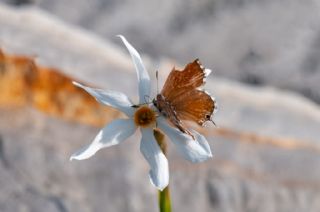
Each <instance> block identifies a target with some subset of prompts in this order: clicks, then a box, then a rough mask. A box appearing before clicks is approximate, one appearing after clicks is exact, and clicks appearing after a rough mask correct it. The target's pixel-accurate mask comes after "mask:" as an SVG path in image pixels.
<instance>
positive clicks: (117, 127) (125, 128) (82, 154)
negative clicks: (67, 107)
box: [70, 119, 137, 160]
mask: <svg viewBox="0 0 320 212" xmlns="http://www.w3.org/2000/svg"><path fill="white" fill-rule="evenodd" d="M136 129H137V127H136V126H135V124H134V123H133V121H132V119H116V120H114V121H112V122H111V123H110V124H108V125H107V126H106V127H105V128H103V129H102V130H100V132H99V133H98V135H97V136H96V137H95V139H94V140H93V142H92V143H91V144H90V145H88V146H85V147H84V148H82V149H81V150H79V151H78V152H76V153H74V154H73V155H72V156H71V157H70V160H73V159H76V160H84V159H87V158H90V157H91V156H93V155H94V154H95V153H96V152H97V151H98V150H100V149H102V148H106V147H109V146H113V145H116V144H119V143H120V142H122V141H124V140H125V139H127V138H128V137H129V136H131V135H132V134H133V133H134V132H135V131H136Z"/></svg>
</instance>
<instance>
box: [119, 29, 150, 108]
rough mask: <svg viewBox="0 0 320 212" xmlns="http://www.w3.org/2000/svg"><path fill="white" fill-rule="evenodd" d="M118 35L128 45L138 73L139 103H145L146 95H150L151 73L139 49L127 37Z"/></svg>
mask: <svg viewBox="0 0 320 212" xmlns="http://www.w3.org/2000/svg"><path fill="white" fill-rule="evenodd" d="M118 37H120V38H121V40H122V42H123V43H124V45H125V46H126V47H127V49H128V51H129V53H130V55H131V58H132V61H133V64H134V66H135V69H136V72H137V75H138V82H139V103H140V104H142V103H145V97H146V96H150V89H151V86H150V77H149V74H148V72H147V70H146V68H145V67H144V65H143V62H142V59H141V57H140V55H139V53H138V52H137V50H136V49H135V48H134V47H133V46H132V45H131V44H130V43H129V42H128V41H127V40H126V38H125V37H123V36H122V35H118Z"/></svg>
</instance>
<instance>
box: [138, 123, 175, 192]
mask: <svg viewBox="0 0 320 212" xmlns="http://www.w3.org/2000/svg"><path fill="white" fill-rule="evenodd" d="M141 133H142V139H141V144H140V151H141V153H142V154H143V156H144V157H145V159H146V160H147V161H148V163H149V165H150V168H151V169H150V172H149V177H150V181H151V183H152V184H153V185H154V186H155V187H157V188H158V189H159V190H161V191H162V190H163V189H164V188H165V187H167V185H168V184H169V167H168V160H167V158H166V156H165V155H164V154H163V152H162V151H161V149H160V147H159V145H158V143H157V141H156V140H155V138H154V135H153V130H152V129H148V128H147V129H143V128H141Z"/></svg>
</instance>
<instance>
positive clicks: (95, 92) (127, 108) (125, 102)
mask: <svg viewBox="0 0 320 212" xmlns="http://www.w3.org/2000/svg"><path fill="white" fill-rule="evenodd" d="M73 84H74V85H76V86H78V87H80V88H82V89H84V90H85V91H87V92H88V93H89V94H90V95H91V96H93V97H94V98H95V99H96V100H97V101H98V102H100V103H101V104H104V105H108V106H111V107H114V108H116V109H118V110H120V111H122V112H124V113H125V114H127V115H128V116H129V117H132V116H133V114H134V108H133V107H132V105H133V103H132V102H131V101H130V99H129V98H128V97H127V96H126V95H125V94H123V93H121V92H118V91H104V90H102V89H97V88H90V87H87V86H84V85H82V84H80V83H78V82H73Z"/></svg>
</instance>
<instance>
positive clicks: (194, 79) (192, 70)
mask: <svg viewBox="0 0 320 212" xmlns="http://www.w3.org/2000/svg"><path fill="white" fill-rule="evenodd" d="M210 72H211V71H210V70H209V69H204V68H203V67H202V65H201V64H200V62H199V60H198V59H196V60H195V61H193V62H192V63H189V64H188V65H186V67H185V68H184V70H183V71H179V70H176V69H175V68H173V70H172V71H171V72H170V74H169V76H168V78H167V80H166V82H165V84H164V86H163V89H162V91H161V94H162V95H163V96H164V97H165V98H166V100H167V101H169V102H173V101H174V100H175V98H176V97H178V96H180V95H181V94H183V93H184V92H185V91H188V90H192V89H195V88H198V87H200V86H202V85H204V83H205V78H206V77H207V76H208V75H209V74H210Z"/></svg>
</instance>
